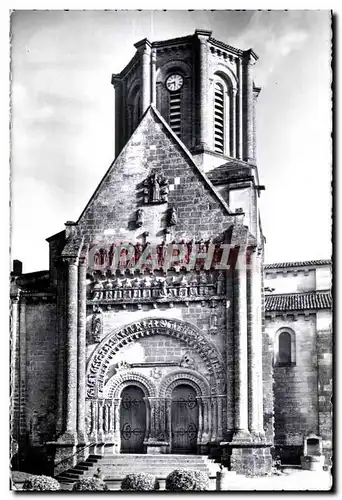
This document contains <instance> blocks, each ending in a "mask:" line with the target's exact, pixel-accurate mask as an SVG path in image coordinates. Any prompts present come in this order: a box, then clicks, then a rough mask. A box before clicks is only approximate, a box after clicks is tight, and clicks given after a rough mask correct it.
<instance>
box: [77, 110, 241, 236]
mask: <svg viewBox="0 0 342 500" xmlns="http://www.w3.org/2000/svg"><path fill="white" fill-rule="evenodd" d="M151 174H156V175H158V176H162V177H163V178H164V179H166V180H167V181H168V195H167V202H165V203H159V204H153V203H151V204H150V203H147V204H145V203H144V201H143V192H144V186H145V184H144V183H145V182H146V180H147V179H148V178H149V176H150V175H151ZM171 208H173V209H174V210H175V212H176V214H177V215H176V217H177V223H176V225H175V226H173V227H172V230H171V237H172V240H173V239H175V240H178V241H180V240H181V239H186V240H189V239H192V238H193V239H208V238H209V237H213V236H216V235H218V234H220V233H222V232H224V231H225V230H226V229H227V228H228V227H229V226H230V225H231V224H232V223H233V221H234V218H233V216H231V215H230V214H229V208H228V206H227V205H226V203H225V202H224V201H223V199H222V198H221V197H220V195H219V194H218V193H217V192H216V191H215V189H214V187H213V186H212V184H211V183H210V181H209V180H208V179H207V178H206V176H205V175H204V174H203V173H202V172H201V171H200V170H199V168H198V167H197V166H196V164H195V163H194V161H193V160H192V158H191V155H190V153H189V152H188V151H187V150H186V148H185V147H184V146H183V145H182V143H180V141H179V140H178V138H177V137H176V136H175V135H174V134H173V132H172V131H171V130H170V129H169V127H168V125H167V124H166V123H165V122H164V121H163V119H162V118H161V117H160V115H159V113H158V112H157V111H156V110H154V109H153V108H152V107H150V108H149V109H148V110H147V112H146V113H145V115H144V117H143V118H142V120H141V122H140V124H139V126H138V127H137V129H136V130H135V132H134V133H133V135H132V136H131V138H130V139H129V141H128V142H127V144H126V146H125V147H124V149H123V150H122V151H121V153H120V155H119V156H118V158H117V159H116V160H115V162H114V163H113V164H112V165H111V167H110V168H109V170H108V172H107V173H106V174H105V176H104V178H103V179H102V181H101V183H100V185H99V187H98V188H97V190H96V191H95V193H94V195H93V197H92V198H91V200H90V202H89V203H88V205H87V206H86V208H85V210H84V211H83V213H82V215H81V217H80V219H79V221H78V232H79V234H80V235H82V236H93V237H101V239H102V238H104V239H111V240H112V241H113V237H115V239H116V240H117V239H121V240H122V241H135V240H137V239H139V238H140V237H141V236H142V235H143V234H144V233H146V232H147V233H148V241H150V242H153V241H158V242H160V241H161V237H162V236H163V235H164V234H165V228H166V225H167V219H168V217H169V215H168V214H169V211H170V209H171ZM138 209H142V210H143V215H142V219H143V223H142V224H141V225H139V227H138V226H137V223H136V222H137V210H138ZM87 239H88V238H87Z"/></svg>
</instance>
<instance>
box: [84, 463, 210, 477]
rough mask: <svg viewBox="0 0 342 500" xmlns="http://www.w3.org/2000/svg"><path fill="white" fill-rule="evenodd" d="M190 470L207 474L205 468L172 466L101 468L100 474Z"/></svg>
mask: <svg viewBox="0 0 342 500" xmlns="http://www.w3.org/2000/svg"><path fill="white" fill-rule="evenodd" d="M184 468H186V469H191V470H200V471H203V472H209V470H210V469H209V468H208V467H206V466H204V465H203V466H201V467H179V466H174V465H169V466H168V465H165V466H159V467H158V466H155V467H147V466H146V467H112V468H106V469H105V468H103V469H101V472H102V473H103V474H104V475H108V474H112V473H118V474H132V473H133V472H150V473H151V474H154V473H156V472H158V471H166V470H168V471H170V472H172V471H173V470H175V469H184ZM94 472H96V470H91V471H84V473H83V474H82V475H83V476H87V477H88V476H92V475H93V474H94Z"/></svg>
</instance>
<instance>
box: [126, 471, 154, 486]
mask: <svg viewBox="0 0 342 500" xmlns="http://www.w3.org/2000/svg"><path fill="white" fill-rule="evenodd" d="M155 490H159V482H158V480H157V479H156V478H155V477H154V476H152V474H148V473H146V472H137V473H135V474H128V475H127V476H126V477H125V478H124V479H123V480H122V483H121V491H155Z"/></svg>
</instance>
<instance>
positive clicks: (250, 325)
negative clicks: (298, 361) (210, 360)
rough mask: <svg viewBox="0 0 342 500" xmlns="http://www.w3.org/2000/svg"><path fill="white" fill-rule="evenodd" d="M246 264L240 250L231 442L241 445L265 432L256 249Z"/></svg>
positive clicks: (235, 312) (258, 270) (235, 315)
mask: <svg viewBox="0 0 342 500" xmlns="http://www.w3.org/2000/svg"><path fill="white" fill-rule="evenodd" d="M247 264H248V267H247V266H246V250H244V251H243V250H242V249H240V253H239V256H238V262H237V266H236V269H235V271H234V365H235V387H234V392H235V425H234V427H235V438H234V439H236V440H242V441H243V440H247V441H248V440H250V439H251V437H253V436H254V437H255V435H258V436H262V435H263V432H264V431H263V391H262V317H261V257H260V256H259V255H258V250H257V249H256V248H253V249H252V251H250V250H249V252H248V260H247ZM246 267H247V269H246ZM247 299H248V300H247Z"/></svg>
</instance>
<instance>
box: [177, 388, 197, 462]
mask: <svg viewBox="0 0 342 500" xmlns="http://www.w3.org/2000/svg"><path fill="white" fill-rule="evenodd" d="M171 433H172V453H176V454H177V453H179V454H192V453H196V451H197V434H198V401H197V399H196V392H195V390H194V389H193V388H192V387H190V386H188V385H185V384H184V385H178V386H177V387H176V388H175V389H174V390H173V393H172V403H171Z"/></svg>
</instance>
